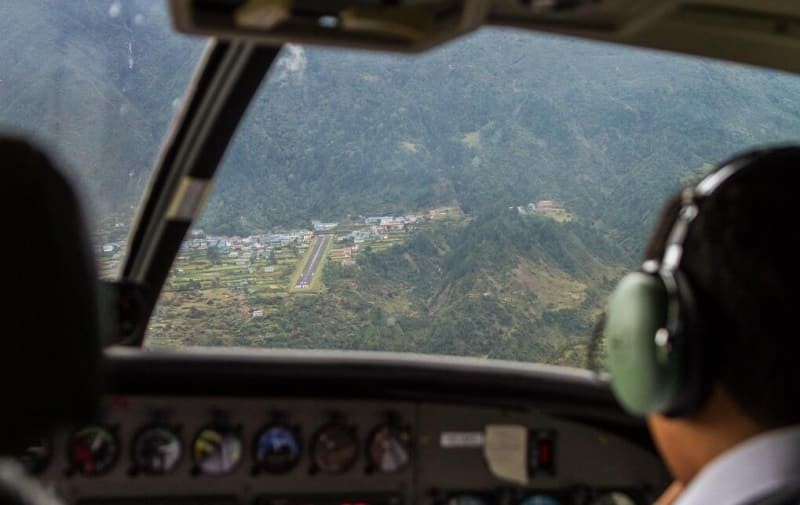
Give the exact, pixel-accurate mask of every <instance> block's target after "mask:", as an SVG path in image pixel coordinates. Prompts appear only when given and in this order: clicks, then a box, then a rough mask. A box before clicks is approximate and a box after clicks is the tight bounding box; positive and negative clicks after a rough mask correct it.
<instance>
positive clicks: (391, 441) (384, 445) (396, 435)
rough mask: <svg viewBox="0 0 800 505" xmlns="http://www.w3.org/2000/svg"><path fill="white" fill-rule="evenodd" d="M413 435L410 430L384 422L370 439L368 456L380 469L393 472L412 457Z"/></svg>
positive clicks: (403, 465) (374, 465)
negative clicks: (410, 447) (411, 444)
mask: <svg viewBox="0 0 800 505" xmlns="http://www.w3.org/2000/svg"><path fill="white" fill-rule="evenodd" d="M410 443H411V435H410V434H409V433H408V430H405V429H402V428H398V427H394V426H391V425H389V424H384V425H381V426H379V427H378V428H377V429H376V430H375V431H373V432H372V435H371V436H370V439H369V446H368V447H367V457H368V458H369V462H370V464H371V465H372V466H373V467H374V468H375V469H376V470H378V471H380V472H384V473H392V472H397V471H398V470H401V469H402V468H403V467H405V466H406V465H407V464H408V462H409V460H410V459H411V451H410V449H409V446H410Z"/></svg>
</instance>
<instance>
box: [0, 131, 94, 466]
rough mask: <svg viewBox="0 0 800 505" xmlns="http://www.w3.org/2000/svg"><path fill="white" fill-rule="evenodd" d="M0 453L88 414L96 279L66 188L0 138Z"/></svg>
mask: <svg viewBox="0 0 800 505" xmlns="http://www.w3.org/2000/svg"><path fill="white" fill-rule="evenodd" d="M0 178H1V179H0V233H2V234H3V238H2V239H0V247H2V249H3V253H2V255H0V258H2V261H1V262H0V286H2V288H3V291H4V295H5V296H4V297H2V298H3V299H4V300H5V301H2V302H0V315H1V316H0V332H2V338H0V398H2V399H4V401H3V408H2V409H0V411H2V415H0V454H10V453H14V452H15V451H17V450H20V449H21V448H23V447H24V446H25V445H27V444H28V443H29V441H31V440H35V439H36V438H37V437H40V436H42V435H43V434H45V433H47V432H48V431H49V430H51V429H52V428H54V427H56V426H61V425H64V424H73V423H80V422H85V421H87V420H88V419H90V418H91V416H92V415H93V414H94V413H95V407H96V404H97V398H98V391H99V375H100V374H99V369H100V356H101V354H100V349H101V341H100V340H101V339H100V331H99V317H98V316H99V311H98V300H97V293H98V277H97V273H96V265H95V262H94V260H93V258H92V254H91V248H90V245H89V236H88V233H87V229H86V225H85V224H84V220H83V215H82V213H81V210H80V206H79V203H78V199H77V197H76V194H75V192H74V191H73V190H72V188H71V187H70V185H69V184H68V183H67V180H66V179H65V178H64V176H63V175H62V174H61V173H59V171H58V170H57V169H56V168H55V167H54V166H53V164H52V163H51V162H50V160H49V159H48V158H47V157H46V156H45V155H44V154H43V153H42V152H41V151H39V150H38V149H36V148H35V147H33V146H32V145H30V144H29V143H27V142H24V141H21V140H17V139H10V138H0Z"/></svg>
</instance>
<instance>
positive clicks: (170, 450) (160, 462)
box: [133, 426, 183, 475]
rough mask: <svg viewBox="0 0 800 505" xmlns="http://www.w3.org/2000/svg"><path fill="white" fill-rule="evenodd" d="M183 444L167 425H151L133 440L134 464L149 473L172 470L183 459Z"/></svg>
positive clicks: (141, 470) (163, 472) (157, 473)
mask: <svg viewBox="0 0 800 505" xmlns="http://www.w3.org/2000/svg"><path fill="white" fill-rule="evenodd" d="M182 453H183V444H182V443H181V439H180V438H179V437H178V435H177V434H176V433H175V432H174V431H173V430H171V429H169V428H167V427H166V426H150V427H147V428H145V429H143V430H142V431H140V432H139V434H138V435H136V438H135V439H134V440H133V464H134V466H135V468H136V470H138V471H140V472H142V473H144V474H148V475H163V474H165V473H169V472H171V471H172V470H173V469H174V468H175V467H176V466H177V465H178V461H180V459H181V454H182Z"/></svg>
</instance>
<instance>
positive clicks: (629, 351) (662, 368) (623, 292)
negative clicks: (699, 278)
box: [604, 272, 682, 416]
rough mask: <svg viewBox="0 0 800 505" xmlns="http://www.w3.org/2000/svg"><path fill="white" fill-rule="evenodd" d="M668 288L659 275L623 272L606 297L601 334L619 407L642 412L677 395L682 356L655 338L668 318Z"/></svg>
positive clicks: (663, 405) (656, 408)
mask: <svg viewBox="0 0 800 505" xmlns="http://www.w3.org/2000/svg"><path fill="white" fill-rule="evenodd" d="M667 297H668V295H667V291H666V288H665V287H664V283H663V282H662V280H661V279H660V277H659V276H658V275H654V274H647V273H643V272H634V273H630V274H628V275H626V276H625V277H624V278H623V279H622V280H621V281H620V283H619V284H618V285H617V288H616V289H615V290H614V292H613V293H612V295H611V298H610V299H609V304H608V309H607V311H606V320H605V329H604V336H605V339H606V342H607V345H608V366H609V371H610V372H611V387H612V389H613V391H614V394H615V395H616V397H617V399H618V400H619V402H620V403H621V404H622V406H623V407H624V408H625V409H626V410H628V411H629V412H630V413H632V414H634V415H639V416H644V415H646V414H649V413H651V412H660V411H662V410H665V409H667V408H669V407H670V406H671V405H672V403H673V401H674V399H675V398H676V396H677V395H678V393H679V388H680V383H681V382H682V381H681V372H682V371H681V369H680V368H681V360H680V359H679V356H678V354H679V353H676V352H674V351H676V350H677V349H672V350H670V351H669V352H664V351H665V349H664V348H661V347H659V346H658V345H657V344H656V341H655V335H656V332H658V330H659V329H661V328H663V327H664V325H665V323H666V318H667V314H666V312H667Z"/></svg>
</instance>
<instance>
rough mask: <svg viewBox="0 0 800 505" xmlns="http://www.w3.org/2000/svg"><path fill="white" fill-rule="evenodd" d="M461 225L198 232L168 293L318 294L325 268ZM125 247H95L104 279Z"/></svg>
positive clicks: (555, 213)
mask: <svg viewBox="0 0 800 505" xmlns="http://www.w3.org/2000/svg"><path fill="white" fill-rule="evenodd" d="M509 209H510V210H514V209H516V210H517V212H519V213H520V214H532V213H540V214H543V215H547V216H548V217H551V218H553V219H556V220H558V221H566V220H570V219H571V215H570V214H569V213H567V212H566V211H565V210H564V208H563V206H562V205H561V204H559V203H558V202H555V201H553V200H540V201H537V202H535V203H534V202H531V203H528V204H526V205H521V206H515V207H509ZM464 219H465V216H464V214H463V213H462V211H461V209H460V208H459V207H457V206H447V207H438V208H433V209H429V210H426V211H424V212H419V213H415V214H404V215H379V216H359V217H358V218H356V219H351V220H348V221H342V222H328V221H322V220H311V221H310V225H311V226H310V228H308V229H292V230H280V231H277V230H276V231H273V232H271V233H260V234H253V235H249V236H224V235H215V234H210V233H206V232H205V231H204V230H202V229H193V230H192V231H191V232H190V234H189V236H188V237H187V239H186V240H185V241H184V242H183V244H182V245H181V248H180V251H179V254H178V256H177V258H176V261H175V264H174V265H173V268H172V275H171V276H170V278H169V280H168V282H167V284H166V286H165V291H167V292H170V291H196V290H214V289H226V290H231V291H234V292H235V291H247V292H248V293H250V294H253V293H255V294H262V295H265V296H270V295H276V294H281V295H282V294H291V293H301V292H318V291H320V290H321V289H322V288H323V286H322V283H321V278H322V275H321V274H322V271H323V269H324V267H325V264H326V263H327V262H329V261H330V262H334V263H337V264H339V265H341V266H344V267H352V266H354V265H355V264H356V260H357V257H358V255H359V254H361V253H363V252H364V251H365V250H371V251H373V252H379V251H381V250H384V249H386V248H388V247H391V246H392V245H394V244H397V243H400V242H402V241H403V240H405V239H406V238H407V236H408V235H409V234H410V233H413V232H414V231H415V230H418V229H422V228H425V227H428V226H431V225H432V223H434V222H436V221H446V220H450V221H462V220H464ZM126 247H127V241H126V240H124V239H123V240H119V241H117V242H106V243H103V244H101V245H99V246H98V248H99V250H98V251H97V252H98V254H99V266H100V270H101V273H102V274H103V275H104V276H105V277H113V275H114V273H115V272H117V271H118V270H119V268H120V262H121V261H122V260H123V258H124V252H125V250H126ZM259 316H260V314H257V313H256V314H254V317H259Z"/></svg>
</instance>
